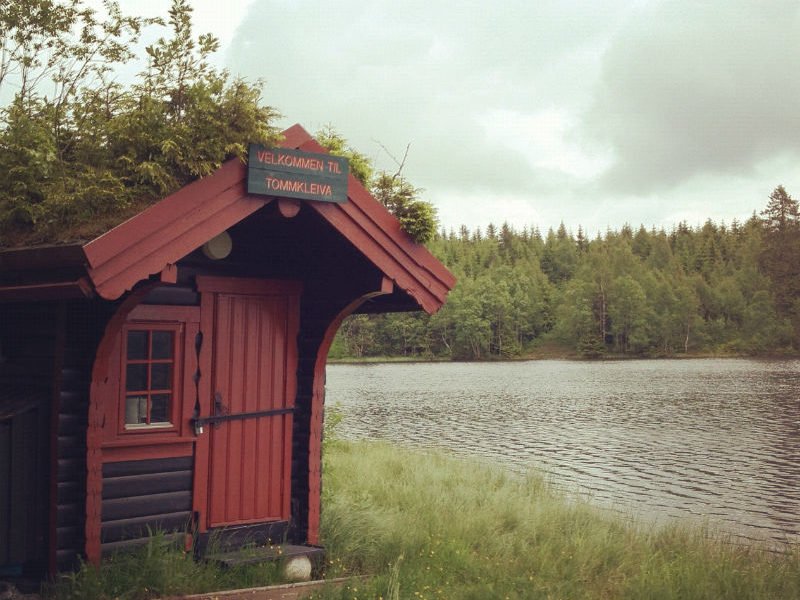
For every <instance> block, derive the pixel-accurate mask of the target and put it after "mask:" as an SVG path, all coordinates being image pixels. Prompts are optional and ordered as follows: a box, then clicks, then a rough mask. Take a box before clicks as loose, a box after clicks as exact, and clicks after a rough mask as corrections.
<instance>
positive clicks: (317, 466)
mask: <svg viewBox="0 0 800 600" xmlns="http://www.w3.org/2000/svg"><path fill="white" fill-rule="evenodd" d="M393 291H394V283H393V282H392V280H391V279H389V278H388V277H383V278H382V279H381V284H380V288H379V289H377V290H375V291H372V292H368V293H366V294H364V295H362V296H359V297H358V298H356V299H355V300H353V301H352V302H350V303H349V304H348V305H347V306H345V307H344V308H343V309H341V310H340V311H339V312H338V313H337V315H336V316H335V317H334V318H333V320H332V321H331V322H330V324H329V325H328V327H327V328H326V329H325V334H324V335H323V336H322V341H321V342H320V345H319V348H318V350H317V360H316V362H315V364H314V385H313V388H312V393H311V423H310V430H311V431H310V439H309V443H308V534H307V537H308V543H309V544H315V545H316V544H319V520H320V512H321V506H320V493H321V491H322V425H323V419H324V406H325V366H326V365H327V363H328V351H329V350H330V348H331V344H332V343H333V338H334V337H336V332H337V331H339V327H340V326H341V324H342V321H344V320H345V318H347V317H349V316H350V315H351V314H353V312H354V311H355V310H356V309H357V308H358V307H359V306H361V305H362V304H364V302H366V301H367V300H370V299H372V298H376V297H378V296H384V295H386V294H391V293H392V292H393Z"/></svg>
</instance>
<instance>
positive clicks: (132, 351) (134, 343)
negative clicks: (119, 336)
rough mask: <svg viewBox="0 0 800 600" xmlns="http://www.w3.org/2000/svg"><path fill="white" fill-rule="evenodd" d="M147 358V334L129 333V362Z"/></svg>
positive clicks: (143, 332)
mask: <svg viewBox="0 0 800 600" xmlns="http://www.w3.org/2000/svg"><path fill="white" fill-rule="evenodd" d="M146 358H147V332H146V331H129V332H128V360H144V359H146Z"/></svg>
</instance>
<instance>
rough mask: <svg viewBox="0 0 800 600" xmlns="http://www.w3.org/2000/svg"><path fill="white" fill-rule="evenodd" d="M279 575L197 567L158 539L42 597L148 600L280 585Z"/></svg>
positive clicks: (272, 568)
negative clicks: (274, 584) (150, 599)
mask: <svg viewBox="0 0 800 600" xmlns="http://www.w3.org/2000/svg"><path fill="white" fill-rule="evenodd" d="M279 570H280V565H278V564H277V563H267V564H260V565H247V566H242V567H236V568H231V569H225V568H222V567H221V566H219V565H218V564H215V563H206V562H197V561H195V560H194V559H193V557H192V553H190V552H185V551H184V550H183V549H182V547H180V546H179V545H178V544H176V543H174V542H171V541H169V540H168V539H167V538H166V537H165V536H164V535H163V534H160V533H158V534H155V535H154V536H153V537H152V538H151V539H150V540H149V542H148V544H147V545H146V546H143V547H141V548H137V549H135V550H130V551H125V552H117V553H115V554H113V555H111V556H110V557H109V558H106V559H104V560H103V563H102V564H101V566H100V567H99V568H95V567H94V566H92V565H89V564H83V565H82V566H81V568H80V569H79V570H78V571H77V572H75V573H72V574H67V575H64V576H63V577H61V578H60V579H59V580H58V581H57V582H55V583H54V584H52V585H50V586H48V587H47V588H46V589H45V590H43V592H44V594H43V595H44V596H45V597H46V598H52V599H53V600H84V599H92V600H95V599H96V600H112V599H114V600H117V599H118V600H146V599H149V598H162V597H167V596H176V595H181V594H197V593H202V592H213V591H219V590H230V589H241V588H247V587H258V586H265V585H271V584H273V583H278V582H280V573H279Z"/></svg>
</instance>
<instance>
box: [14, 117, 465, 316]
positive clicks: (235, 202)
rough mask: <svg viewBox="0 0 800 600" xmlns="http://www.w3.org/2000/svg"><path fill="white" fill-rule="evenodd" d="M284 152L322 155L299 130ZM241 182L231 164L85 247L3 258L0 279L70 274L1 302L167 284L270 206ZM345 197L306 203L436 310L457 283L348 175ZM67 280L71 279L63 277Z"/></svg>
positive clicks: (242, 168)
mask: <svg viewBox="0 0 800 600" xmlns="http://www.w3.org/2000/svg"><path fill="white" fill-rule="evenodd" d="M282 146H283V147H286V148H293V149H299V150H304V151H308V152H323V153H327V150H326V149H325V148H323V147H322V146H321V145H319V144H318V143H317V142H316V141H315V140H314V139H313V138H312V136H311V135H310V134H309V133H308V132H306V131H305V130H304V129H303V128H302V127H300V126H299V125H294V126H293V127H291V128H289V129H287V130H286V131H285V132H284V141H283V144H282ZM246 183H247V167H246V165H244V164H242V162H241V161H239V160H238V159H233V160H230V161H228V162H227V163H225V164H224V165H223V166H222V167H221V168H220V169H218V170H217V171H216V172H214V173H213V174H211V175H209V176H207V177H204V178H203V179H200V180H197V181H195V182H192V183H190V184H189V185H187V186H185V187H183V188H181V189H180V190H178V191H177V192H175V193H174V194H171V195H170V196H167V197H166V198H164V199H163V200H161V201H159V202H157V203H156V204H154V205H152V206H150V207H149V208H147V209H146V210H144V211H142V212H141V213H139V214H137V215H135V216H134V217H132V218H131V219H129V220H128V221H126V222H124V223H122V224H121V225H118V226H117V227H114V228H113V229H111V230H109V231H108V232H106V233H105V234H103V235H101V236H99V237H97V238H95V239H94V240H92V241H90V242H88V243H86V244H82V245H80V244H78V245H72V246H60V247H51V248H50V249H48V248H37V249H29V250H17V251H7V252H2V253H0V272H2V271H3V269H4V268H9V267H10V268H14V266H16V267H17V268H20V266H23V267H24V266H26V265H29V268H35V265H36V264H40V265H41V264H52V261H53V260H55V259H56V257H62V258H63V260H64V261H65V264H64V265H63V266H64V267H68V268H66V269H62V270H61V274H60V275H58V276H56V275H54V274H51V275H50V276H47V275H45V274H43V275H42V277H41V278H40V280H36V279H34V280H25V281H23V282H22V283H18V282H13V280H12V282H11V283H9V282H6V283H5V284H4V283H2V282H0V299H2V298H3V297H4V296H5V298H6V299H22V298H26V297H30V298H36V297H48V296H51V297H66V296H67V294H68V293H69V294H71V295H75V296H80V295H86V294H87V293H90V292H93V293H96V294H97V295H99V296H100V297H102V298H105V299H107V300H114V299H117V298H119V297H121V296H122V295H123V294H124V293H125V292H126V291H127V290H130V289H132V288H133V286H135V285H136V284H137V283H138V282H139V281H142V280H144V279H147V278H149V277H150V276H152V275H158V274H161V276H162V279H164V280H165V281H170V280H172V279H171V278H172V277H174V265H175V264H176V263H177V262H178V261H179V260H180V259H181V258H183V257H185V256H186V255H188V254H189V253H190V252H192V251H193V250H195V249H196V248H198V247H200V246H202V245H203V244H204V243H205V242H207V241H208V240H210V239H211V238H213V237H214V236H216V235H218V234H220V233H222V232H223V231H225V230H226V229H228V228H230V227H231V226H233V225H235V224H236V223H238V222H240V221H242V220H243V219H245V218H246V217H248V216H249V215H251V214H252V213H254V212H255V211H257V210H258V209H260V208H261V207H263V206H265V205H266V204H268V203H269V202H270V201H271V200H272V198H270V197H267V196H255V195H249V194H248V193H247V187H246ZM347 196H348V201H347V202H344V203H341V204H339V203H330V202H308V203H307V204H308V206H310V207H311V208H312V209H313V210H315V211H316V212H317V213H318V214H319V215H320V216H321V217H322V219H324V220H325V221H326V222H327V223H329V224H330V225H331V227H333V228H334V229H336V230H337V231H339V232H340V233H341V234H342V235H344V236H345V237H346V238H347V239H348V240H350V241H351V243H352V244H353V245H354V246H355V247H356V248H357V249H358V250H359V251H360V252H361V253H362V254H363V255H364V256H365V257H366V258H367V259H368V260H369V261H371V262H372V263H373V264H374V265H375V267H377V268H378V269H379V270H380V271H381V272H382V273H383V274H384V276H385V277H387V278H389V279H391V280H392V281H394V283H395V284H396V286H397V287H399V288H400V289H402V290H403V291H404V292H406V294H408V295H409V296H411V297H412V298H413V299H414V300H415V301H416V303H417V304H418V305H419V306H420V308H422V309H424V310H425V311H427V312H430V313H432V312H434V311H436V310H438V308H439V307H440V306H441V305H442V304H443V303H444V301H445V298H446V296H447V293H448V291H449V290H450V289H452V287H453V285H454V284H455V278H454V277H453V275H452V274H451V273H450V272H449V271H448V270H447V269H446V268H445V267H444V266H443V265H442V264H441V263H440V262H439V261H438V260H437V259H436V258H435V257H434V256H433V255H431V254H430V252H428V250H427V249H426V248H424V247H423V246H421V245H419V244H416V243H415V242H414V241H413V240H411V238H410V237H409V236H408V234H406V233H405V232H404V231H403V230H402V228H401V226H400V223H399V222H398V221H397V219H396V218H395V217H394V216H392V215H391V214H390V213H389V212H388V211H387V210H386V208H385V207H384V206H382V205H381V204H380V203H379V202H378V201H377V200H375V198H373V197H372V196H371V195H370V193H369V192H368V191H367V190H366V189H365V188H364V186H363V185H361V183H360V182H359V181H358V180H357V179H356V178H355V177H353V176H352V175H350V176H349V180H348V187H347ZM29 261H33V263H30V262H29ZM78 263H81V265H80V266H81V267H82V268H78V266H79V265H78ZM65 273H69V274H70V275H69V276H68V277H66V278H65V277H64V274H65Z"/></svg>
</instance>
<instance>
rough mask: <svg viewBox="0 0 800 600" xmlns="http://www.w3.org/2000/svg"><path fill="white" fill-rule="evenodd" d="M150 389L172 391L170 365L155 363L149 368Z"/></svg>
mask: <svg viewBox="0 0 800 600" xmlns="http://www.w3.org/2000/svg"><path fill="white" fill-rule="evenodd" d="M150 389H151V390H171V389H172V365H171V364H169V363H166V364H164V363H157V364H154V365H152V366H151V367H150Z"/></svg>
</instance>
